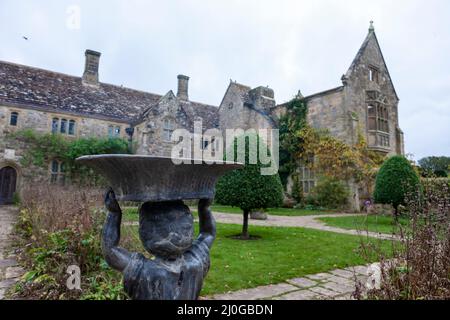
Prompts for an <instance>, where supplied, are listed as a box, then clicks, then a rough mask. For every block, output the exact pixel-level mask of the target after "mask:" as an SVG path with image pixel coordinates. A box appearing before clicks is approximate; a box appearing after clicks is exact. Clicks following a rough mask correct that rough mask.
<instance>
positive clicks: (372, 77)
mask: <svg viewBox="0 0 450 320" xmlns="http://www.w3.org/2000/svg"><path fill="white" fill-rule="evenodd" d="M379 73H380V72H379V71H378V69H377V68H375V67H369V81H370V82H376V83H378V82H379V78H380V75H379Z"/></svg>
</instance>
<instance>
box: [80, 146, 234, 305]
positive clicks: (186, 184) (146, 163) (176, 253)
mask: <svg viewBox="0 0 450 320" xmlns="http://www.w3.org/2000/svg"><path fill="white" fill-rule="evenodd" d="M174 160H177V159H172V158H164V157H154V156H143V155H95V156H84V157H81V158H78V159H77V161H78V162H79V163H80V164H84V165H87V166H89V167H91V168H92V169H94V171H96V172H97V173H100V174H102V175H103V176H105V177H106V178H107V180H108V181H109V183H110V184H111V185H112V187H113V188H111V189H109V190H108V192H107V193H106V196H105V206H106V209H107V211H108V217H107V219H106V222H105V226H104V229H103V238H102V249H103V254H104V257H105V259H106V262H107V263H108V264H109V265H110V266H111V267H112V268H114V269H116V270H118V271H120V272H122V273H123V277H124V280H123V281H124V288H125V291H126V292H127V293H128V295H129V296H130V298H132V299H136V300H194V299H197V298H198V297H199V295H200V291H201V289H202V285H203V280H204V279H205V277H206V274H207V273H208V270H209V266H210V259H209V251H210V249H211V246H212V244H213V242H214V239H215V237H216V227H215V222H214V218H213V216H212V214H211V211H210V210H209V206H210V204H211V200H212V198H213V197H214V186H215V184H216V181H217V179H218V178H219V177H220V176H221V175H223V174H224V173H226V172H228V171H231V170H235V169H238V168H241V167H242V164H237V163H229V162H218V163H205V162H202V161H200V164H195V165H194V164H189V163H187V164H175V163H174ZM113 190H115V191H117V194H118V197H117V200H121V201H135V202H140V203H143V204H142V205H141V206H140V208H139V236H140V239H141V241H142V244H143V245H144V247H145V249H146V250H147V251H148V252H149V253H150V254H152V256H153V258H152V259H147V258H146V257H145V256H144V255H142V254H140V253H132V252H128V251H127V250H125V249H124V248H121V247H119V241H120V224H121V220H122V210H121V209H120V206H119V203H118V202H117V200H116V195H115V192H114V191H113ZM194 199H199V203H198V217H199V226H200V234H199V236H198V237H197V239H196V240H194V218H193V217H192V214H191V212H190V210H189V208H188V207H187V206H186V205H185V204H184V203H183V200H194Z"/></svg>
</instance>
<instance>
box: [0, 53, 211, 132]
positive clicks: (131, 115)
mask: <svg viewBox="0 0 450 320" xmlns="http://www.w3.org/2000/svg"><path fill="white" fill-rule="evenodd" d="M161 98H162V95H159V94H153V93H148V92H143V91H139V90H133V89H129V88H125V87H122V86H116V85H112V84H106V83H99V84H98V86H92V85H85V84H83V83H82V79H81V77H75V76H71V75H66V74H62V73H58V72H53V71H48V70H43V69H39V68H34V67H29V66H24V65H19V64H14V63H10V62H4V61H0V105H8V106H14V107H19V108H29V109H35V110H40V111H46V112H60V113H67V114H73V115H80V116H87V117H91V118H98V119H104V120H111V121H119V122H125V123H135V122H137V121H139V120H140V119H141V118H142V116H143V113H144V111H146V110H148V109H149V108H150V107H152V106H155V105H157V104H158V102H159V101H160V99H161ZM183 108H184V109H186V110H185V111H186V114H187V115H188V116H189V117H192V118H194V117H201V118H202V119H203V122H204V123H205V124H206V125H208V126H213V125H216V126H217V124H216V123H217V121H218V120H217V119H216V118H217V117H218V116H217V114H216V112H217V109H218V108H217V107H214V106H210V105H206V104H202V103H198V102H191V101H189V102H187V103H185V104H183Z"/></svg>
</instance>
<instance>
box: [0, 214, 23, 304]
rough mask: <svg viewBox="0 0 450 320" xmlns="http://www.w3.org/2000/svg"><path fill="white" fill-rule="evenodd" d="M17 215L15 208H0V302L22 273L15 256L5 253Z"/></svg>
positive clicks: (9, 243)
mask: <svg viewBox="0 0 450 320" xmlns="http://www.w3.org/2000/svg"><path fill="white" fill-rule="evenodd" d="M17 214H18V213H17V208H15V207H13V206H0V300H3V299H5V294H6V291H7V290H8V289H9V288H10V287H11V286H13V285H14V284H15V283H16V282H17V281H18V280H19V278H20V277H21V276H22V275H23V273H24V271H23V269H22V268H21V267H19V266H18V265H17V262H16V260H15V256H14V255H13V254H8V252H7V251H8V249H9V246H10V245H11V239H10V234H11V232H12V230H13V226H14V222H15V219H16V217H17Z"/></svg>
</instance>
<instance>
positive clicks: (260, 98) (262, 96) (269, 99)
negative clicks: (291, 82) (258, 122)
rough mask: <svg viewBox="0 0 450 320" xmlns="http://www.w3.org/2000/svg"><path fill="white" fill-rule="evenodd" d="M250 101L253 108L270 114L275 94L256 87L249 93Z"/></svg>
mask: <svg viewBox="0 0 450 320" xmlns="http://www.w3.org/2000/svg"><path fill="white" fill-rule="evenodd" d="M249 96H250V99H251V101H252V103H253V106H254V107H255V108H258V109H260V110H264V111H266V112H270V110H271V109H272V108H274V107H275V105H276V103H275V99H274V98H275V94H274V92H273V89H271V88H269V87H262V86H261V87H257V88H254V89H252V90H250V92H249Z"/></svg>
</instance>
